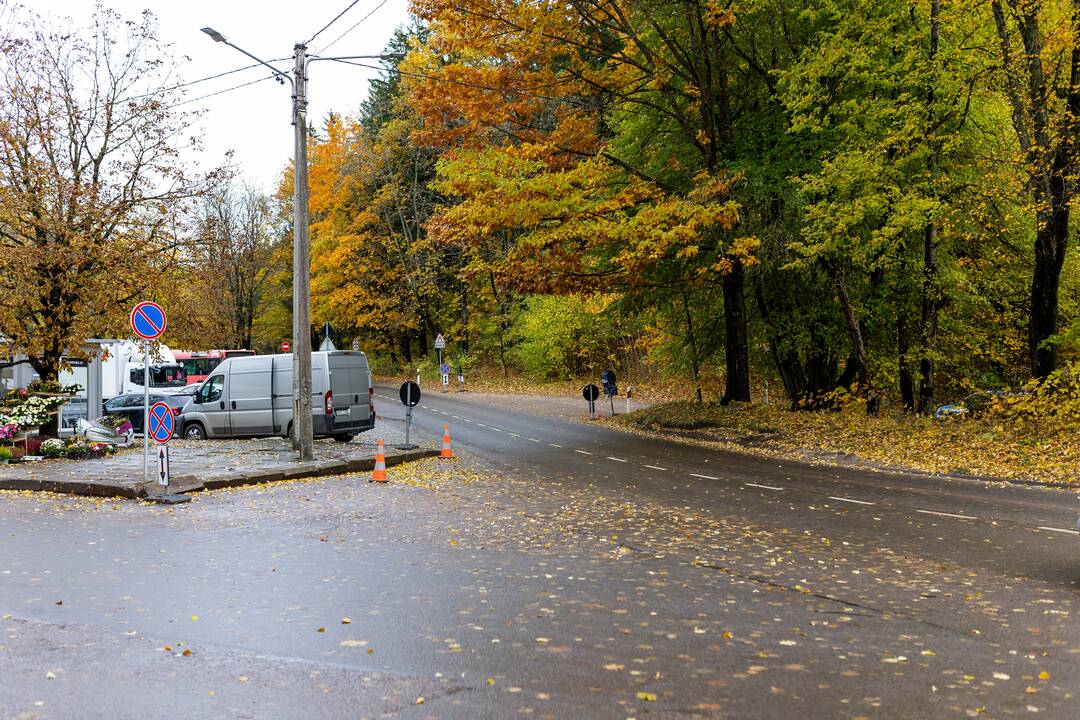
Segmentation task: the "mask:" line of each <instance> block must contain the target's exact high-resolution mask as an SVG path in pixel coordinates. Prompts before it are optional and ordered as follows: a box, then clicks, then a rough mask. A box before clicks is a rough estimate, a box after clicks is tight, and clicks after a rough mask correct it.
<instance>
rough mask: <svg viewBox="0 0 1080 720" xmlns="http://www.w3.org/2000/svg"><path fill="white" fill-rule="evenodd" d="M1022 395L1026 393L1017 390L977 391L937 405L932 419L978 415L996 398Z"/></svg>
mask: <svg viewBox="0 0 1080 720" xmlns="http://www.w3.org/2000/svg"><path fill="white" fill-rule="evenodd" d="M1024 394H1026V393H1024V392H1023V391H1019V390H1010V391H1006V390H979V391H977V392H973V393H971V394H970V395H966V396H964V398H963V399H962V400H959V401H957V402H955V403H949V404H947V405H938V407H937V409H936V410H934V418H935V419H937V420H941V419H942V418H947V417H957V416H959V415H967V414H969V413H973V414H974V413H980V412H982V411H983V410H986V409H987V408H988V407H990V405H991V404H992V403H993V402H994V401H995V400H997V399H998V398H1003V397H1017V396H1020V395H1024Z"/></svg>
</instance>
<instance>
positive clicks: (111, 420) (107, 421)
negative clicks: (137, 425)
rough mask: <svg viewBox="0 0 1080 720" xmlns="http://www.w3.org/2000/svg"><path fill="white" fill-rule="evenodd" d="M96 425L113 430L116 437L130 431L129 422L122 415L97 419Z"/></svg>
mask: <svg viewBox="0 0 1080 720" xmlns="http://www.w3.org/2000/svg"><path fill="white" fill-rule="evenodd" d="M97 423H98V425H101V426H102V427H107V428H109V429H110V430H114V431H115V432H116V434H117V435H123V434H124V433H126V432H127V431H128V430H130V429H131V421H130V420H128V419H127V418H126V417H124V416H123V415H106V416H104V417H101V418H98V420H97Z"/></svg>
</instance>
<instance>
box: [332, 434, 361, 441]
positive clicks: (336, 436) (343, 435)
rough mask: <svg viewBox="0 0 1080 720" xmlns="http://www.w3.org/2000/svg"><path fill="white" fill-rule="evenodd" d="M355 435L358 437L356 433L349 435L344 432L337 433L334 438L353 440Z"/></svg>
mask: <svg viewBox="0 0 1080 720" xmlns="http://www.w3.org/2000/svg"><path fill="white" fill-rule="evenodd" d="M354 437H356V436H355V435H349V434H347V433H343V434H341V435H335V436H334V439H335V440H337V441H338V442H352V439H353V438H354Z"/></svg>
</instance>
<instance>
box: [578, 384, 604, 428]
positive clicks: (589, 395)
mask: <svg viewBox="0 0 1080 720" xmlns="http://www.w3.org/2000/svg"><path fill="white" fill-rule="evenodd" d="M581 396H582V397H584V398H585V401H586V402H587V403H589V419H590V420H595V419H596V398H598V397H600V388H598V387H596V386H595V385H593V384H592V383H589V384H588V385H586V386H585V387H583V388H582V389H581Z"/></svg>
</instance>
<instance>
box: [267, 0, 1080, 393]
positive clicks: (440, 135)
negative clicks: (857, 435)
mask: <svg viewBox="0 0 1080 720" xmlns="http://www.w3.org/2000/svg"><path fill="white" fill-rule="evenodd" d="M414 11H415V13H416V16H417V20H416V23H415V25H414V26H413V27H412V28H408V29H405V30H403V31H402V32H401V34H400V35H399V37H398V38H397V39H396V40H395V41H394V43H392V45H391V47H389V48H387V50H389V51H397V52H402V51H403V52H407V53H408V54H407V56H406V58H405V59H404V60H403V61H400V62H394V63H388V64H386V68H385V72H384V73H383V77H382V78H381V79H380V80H377V81H375V82H374V83H372V85H371V95H370V98H369V100H368V101H367V102H366V103H365V105H364V106H363V107H362V108H361V109H360V111H359V112H358V113H356V114H355V115H354V116H335V117H332V118H328V119H327V121H326V123H325V124H324V126H323V127H321V128H319V129H318V130H317V131H313V133H312V138H311V158H312V167H311V187H312V202H311V206H312V208H311V209H312V216H313V225H312V236H313V261H312V262H313V265H312V267H313V278H314V279H313V284H314V288H315V290H314V297H315V312H316V316H317V318H318V319H319V321H320V322H321V321H323V320H326V321H329V322H330V323H331V324H332V325H333V326H334V327H335V328H337V329H338V330H339V331H341V332H342V334H343V335H346V336H353V335H355V336H359V337H360V338H361V340H362V343H363V344H364V345H365V347H369V348H370V349H371V351H372V352H374V353H377V354H378V355H380V356H381V357H383V358H385V360H386V361H388V363H389V364H391V365H395V366H410V365H415V364H416V363H417V360H418V358H423V357H426V356H427V355H428V354H429V352H430V343H431V339H432V337H433V336H434V334H435V333H437V332H442V333H443V334H444V335H446V337H447V338H448V340H449V341H450V355H451V357H452V358H460V359H461V361H462V362H463V363H464V364H466V365H470V364H477V363H479V364H487V365H494V366H497V367H500V368H507V369H515V370H520V371H522V372H525V373H527V374H529V375H531V376H534V377H537V378H545V377H546V378H556V377H569V376H576V375H596V374H598V372H599V370H600V369H602V368H603V367H606V366H608V365H613V366H614V367H616V368H620V369H623V368H624V369H628V370H630V371H631V372H633V373H634V374H636V375H644V376H650V375H652V376H671V375H681V376H685V377H688V378H690V380H691V382H692V384H691V387H695V386H696V387H698V388H700V386H701V378H702V377H703V376H710V377H713V378H718V379H719V380H720V381H721V383H722V389H721V390H720V393H719V394H720V396H721V398H722V399H723V400H724V401H730V400H737V401H747V400H751V399H752V398H751V389H752V388H755V387H759V386H760V384H761V380H763V379H770V378H771V379H772V380H773V381H774V383H778V384H779V385H780V386H781V387H783V388H784V390H785V391H786V393H787V395H788V397H789V399H790V400H791V401H792V402H793V403H797V404H800V405H802V406H809V407H813V406H817V405H821V404H827V403H829V402H830V401H831V398H833V394H834V393H835V391H837V390H838V389H842V388H850V390H851V392H852V393H853V394H854V395H856V396H858V397H862V398H864V399H865V400H866V401H867V403H868V405H869V406H870V407H871V408H873V407H874V406H875V405H876V404H877V403H879V402H881V401H887V402H890V403H894V404H896V405H897V406H900V407H904V408H906V409H908V410H911V411H915V412H920V413H927V412H932V411H933V409H934V407H935V406H936V404H938V403H940V402H944V401H945V400H947V399H952V398H955V397H957V396H959V395H963V394H965V393H967V392H970V391H972V390H976V389H993V388H1001V387H1005V386H1012V387H1016V386H1019V385H1022V384H1023V383H1024V382H1025V381H1026V380H1028V379H1029V378H1031V377H1036V378H1046V377H1048V376H1050V375H1051V374H1052V373H1054V371H1056V370H1057V369H1059V368H1061V367H1064V366H1065V365H1067V364H1068V362H1069V361H1070V360H1071V359H1073V358H1074V356H1075V347H1076V339H1077V336H1078V335H1080V323H1078V318H1080V315H1078V312H1077V301H1078V299H1080V274H1078V273H1077V261H1078V254H1077V251H1076V248H1075V244H1073V245H1072V246H1070V243H1069V239H1070V235H1071V233H1072V232H1073V226H1074V225H1075V223H1073V222H1071V212H1072V210H1073V207H1074V205H1075V203H1076V198H1075V197H1074V195H1075V188H1076V182H1077V167H1078V161H1080V155H1078V153H1080V151H1078V148H1077V146H1076V135H1077V126H1076V121H1077V117H1078V112H1080V46H1078V45H1077V42H1076V40H1077V35H1078V13H1080V10H1078V8H1077V6H1076V5H1075V4H1074V3H1070V2H1055V1H1042V2H1039V1H1031V0H1023V1H1021V0H991V1H990V2H985V1H983V0H959V1H956V2H942V1H941V0H925V1H921V0H920V1H915V2H912V1H909V0H906V1H903V2H901V1H893V0H886V1H885V2H873V3H869V2H858V1H844V0H839V1H837V0H834V1H831V2H806V3H800V2H791V1H790V0H762V1H756V2H739V3H728V2H700V1H696V0H672V1H668V2H655V1H650V2H638V1H627V0H623V1H620V2H604V1H600V2H595V1H592V0H582V1H577V0H572V1H571V2H567V3H546V2H530V3H518V2H506V1H504V0H483V1H477V0H470V1H469V2H465V3H460V2H442V1H441V0H425V1H423V2H416V3H414ZM290 184H291V180H290V179H289V178H288V177H286V178H285V179H284V180H283V182H282V188H283V190H284V189H287V188H288V187H289V186H290ZM282 194H283V195H284V192H283V193H282ZM699 392H700V391H699Z"/></svg>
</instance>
